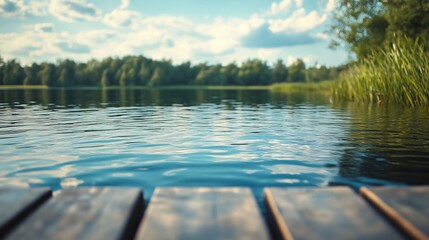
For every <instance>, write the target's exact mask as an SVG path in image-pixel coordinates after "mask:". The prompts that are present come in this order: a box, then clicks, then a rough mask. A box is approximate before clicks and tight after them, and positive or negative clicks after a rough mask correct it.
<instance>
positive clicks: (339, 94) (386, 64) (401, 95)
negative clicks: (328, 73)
mask: <svg viewBox="0 0 429 240" xmlns="http://www.w3.org/2000/svg"><path fill="white" fill-rule="evenodd" d="M427 46H428V43H426V42H424V41H422V40H419V39H414V40H413V39H410V38H407V37H398V38H397V40H396V41H395V42H394V43H393V44H392V47H391V48H390V49H388V50H379V51H376V52H373V53H372V54H371V55H370V57H368V58H367V59H365V60H363V61H361V62H359V63H357V64H355V65H353V66H352V67H351V68H349V69H348V70H347V71H346V72H344V73H343V74H342V75H341V76H340V79H339V80H338V82H337V83H336V84H335V86H334V87H333V97H334V99H340V100H352V101H371V102H388V103H389V102H393V103H400V104H404V105H409V106H419V105H420V106H428V105H429V79H428V78H429V52H428V48H427Z"/></svg>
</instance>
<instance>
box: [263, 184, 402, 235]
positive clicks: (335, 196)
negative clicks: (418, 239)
mask: <svg viewBox="0 0 429 240" xmlns="http://www.w3.org/2000/svg"><path fill="white" fill-rule="evenodd" d="M265 201H266V204H267V207H268V211H267V212H268V215H269V218H270V222H273V224H274V225H273V226H272V228H273V230H274V231H275V232H274V235H275V236H276V237H277V238H278V239H403V236H402V235H400V233H399V232H398V231H397V230H396V229H394V228H393V227H392V226H391V225H389V223H388V222H387V221H385V220H384V218H383V217H382V216H380V215H379V214H378V213H377V211H376V210H374V209H373V208H372V207H371V206H369V204H367V203H366V202H365V201H364V200H363V199H362V198H361V197H359V196H358V195H357V194H355V193H354V192H353V191H352V190H351V189H349V188H346V187H333V188H268V189H265Z"/></svg>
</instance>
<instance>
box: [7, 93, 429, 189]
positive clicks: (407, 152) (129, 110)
mask: <svg viewBox="0 0 429 240" xmlns="http://www.w3.org/2000/svg"><path fill="white" fill-rule="evenodd" d="M428 143H429V114H428V112H427V109H417V108H416V109H407V108H400V107H397V106H377V105H356V104H348V105H347V104H346V105H332V104H330V103H329V102H328V100H327V97H326V96H322V95H317V94H314V93H313V94H311V93H307V94H298V93H297V94H289V95H282V94H274V93H271V92H269V91H255V90H254V91H250V90H245V91H244V90H243V91H235V90H229V91H221V90H174V91H173V90H104V91H102V90H61V89H60V90H1V91H0V184H7V185H21V186H49V187H51V188H53V189H59V188H63V187H76V186H93V185H96V186H138V187H142V188H144V189H145V190H149V191H148V192H150V190H151V189H153V188H154V187H155V186H247V187H251V188H253V189H254V190H255V191H256V192H258V193H259V194H261V192H260V190H261V189H262V188H263V187H265V186H324V185H328V184H350V185H362V184H404V183H405V184H407V183H409V184H422V183H429V174H427V173H428V170H429V159H428V156H429V144H428Z"/></svg>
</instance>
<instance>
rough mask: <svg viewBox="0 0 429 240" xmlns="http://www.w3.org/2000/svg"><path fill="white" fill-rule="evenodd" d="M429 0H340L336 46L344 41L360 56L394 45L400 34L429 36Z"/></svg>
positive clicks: (336, 24) (363, 56) (335, 28)
mask: <svg viewBox="0 0 429 240" xmlns="http://www.w3.org/2000/svg"><path fill="white" fill-rule="evenodd" d="M428 26H429V1H428V0H395V1H386V0H339V4H338V7H337V9H336V10H335V11H334V21H333V24H332V26H331V32H332V33H334V35H335V36H336V37H335V38H334V39H333V41H332V46H333V47H335V46H338V45H340V44H341V43H344V44H345V45H346V46H347V47H348V48H349V50H351V51H352V52H354V53H355V54H356V56H357V58H358V59H363V58H365V57H367V56H368V55H369V54H370V53H371V52H372V51H375V50H377V49H380V48H383V47H390V43H392V42H393V40H394V38H396V37H397V35H405V36H407V37H411V38H417V37H419V38H421V39H428V38H429V28H428Z"/></svg>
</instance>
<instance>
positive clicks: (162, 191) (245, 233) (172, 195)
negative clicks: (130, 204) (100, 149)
mask: <svg viewBox="0 0 429 240" xmlns="http://www.w3.org/2000/svg"><path fill="white" fill-rule="evenodd" d="M136 239H155V240H156V239H172V240H173V239H186V240H192V239H204V240H211V239H246V240H248V239H262V240H263V239H269V233H268V230H267V228H266V226H265V224H264V221H263V219H262V216H261V214H260V212H259V210H258V206H257V204H256V201H255V199H254V197H253V195H252V192H251V191H250V190H249V189H248V188H157V189H155V192H154V195H153V197H152V199H151V202H150V204H149V207H148V208H147V210H146V213H145V217H144V219H143V224H142V226H141V228H140V230H139V233H138V234H137V238H136Z"/></svg>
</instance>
